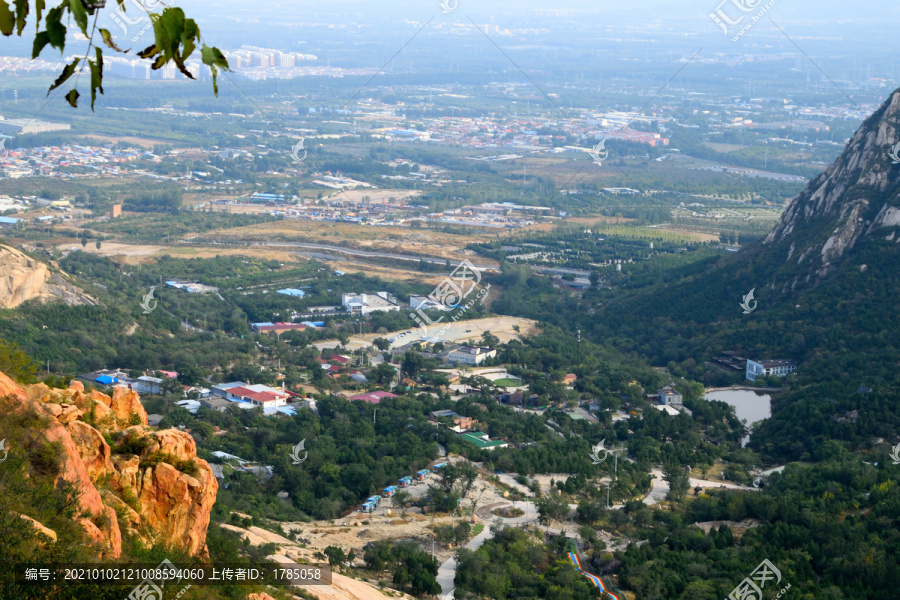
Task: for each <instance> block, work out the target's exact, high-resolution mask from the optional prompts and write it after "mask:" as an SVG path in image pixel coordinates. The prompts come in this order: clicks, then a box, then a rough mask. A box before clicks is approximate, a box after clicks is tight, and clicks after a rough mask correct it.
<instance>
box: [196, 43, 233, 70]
mask: <svg viewBox="0 0 900 600" xmlns="http://www.w3.org/2000/svg"><path fill="white" fill-rule="evenodd" d="M200 58H201V59H202V60H203V64H204V65H215V66H217V67H221V68H222V69H224V70H226V71H230V70H231V69H230V67H229V66H228V59H227V58H225V55H224V54H222V51H221V50H219V49H218V48H216V47H215V46H207V45H206V44H203V48H201V49H200Z"/></svg>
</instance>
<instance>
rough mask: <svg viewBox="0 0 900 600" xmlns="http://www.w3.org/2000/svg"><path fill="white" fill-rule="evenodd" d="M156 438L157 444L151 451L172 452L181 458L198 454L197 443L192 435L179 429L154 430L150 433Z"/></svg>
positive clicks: (184, 458)
mask: <svg viewBox="0 0 900 600" xmlns="http://www.w3.org/2000/svg"><path fill="white" fill-rule="evenodd" d="M150 435H151V436H153V437H154V438H156V445H155V446H154V447H153V449H152V450H151V451H159V452H163V453H165V454H171V455H172V456H175V457H178V458H180V459H181V460H189V459H192V458H194V457H196V456H197V443H196V442H195V441H194V438H192V437H191V436H190V435H188V434H187V433H185V432H183V431H179V430H177V429H166V430H164V431H154V432H153V433H151V434H150Z"/></svg>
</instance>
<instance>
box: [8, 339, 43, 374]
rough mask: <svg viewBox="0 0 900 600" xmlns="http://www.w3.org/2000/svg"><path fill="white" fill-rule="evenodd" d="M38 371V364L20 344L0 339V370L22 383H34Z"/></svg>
mask: <svg viewBox="0 0 900 600" xmlns="http://www.w3.org/2000/svg"><path fill="white" fill-rule="evenodd" d="M37 371H38V366H37V364H36V363H35V362H34V360H33V359H32V358H31V357H30V356H28V354H26V353H25V352H23V351H22V350H20V349H19V346H18V345H16V344H15V343H13V342H7V341H6V340H3V339H0V372H3V373H6V374H7V375H8V376H9V377H11V378H12V379H15V380H16V381H19V382H21V383H32V382H34V378H35V375H36V374H37Z"/></svg>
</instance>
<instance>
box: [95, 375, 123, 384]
mask: <svg viewBox="0 0 900 600" xmlns="http://www.w3.org/2000/svg"><path fill="white" fill-rule="evenodd" d="M94 381H96V382H97V383H102V384H103V385H110V384H112V383H119V380H118V379H116V378H115V377H110V376H109V375H101V376H100V377H98V378H97V379H95V380H94Z"/></svg>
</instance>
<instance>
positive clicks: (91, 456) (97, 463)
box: [66, 421, 112, 481]
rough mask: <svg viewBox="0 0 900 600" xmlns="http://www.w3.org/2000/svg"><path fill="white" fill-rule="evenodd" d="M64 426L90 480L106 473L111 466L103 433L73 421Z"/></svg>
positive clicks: (107, 445)
mask: <svg viewBox="0 0 900 600" xmlns="http://www.w3.org/2000/svg"><path fill="white" fill-rule="evenodd" d="M66 428H67V429H68V430H69V434H71V436H72V440H73V441H74V442H75V446H77V448H78V455H79V456H80V457H81V462H82V463H84V467H85V469H86V470H87V474H88V476H89V477H90V478H91V480H92V481H96V480H97V478H98V477H101V476H102V475H104V474H106V473H107V472H108V471H109V470H110V469H111V468H112V463H111V462H110V460H109V459H110V454H111V452H110V449H109V444H107V443H106V440H105V439H104V438H103V434H102V433H100V432H99V431H97V430H96V429H94V428H93V427H91V426H90V425H88V424H87V423H85V422H84V421H73V422H71V423H69V424H68V425H67V426H66Z"/></svg>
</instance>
